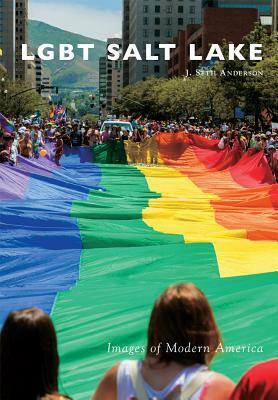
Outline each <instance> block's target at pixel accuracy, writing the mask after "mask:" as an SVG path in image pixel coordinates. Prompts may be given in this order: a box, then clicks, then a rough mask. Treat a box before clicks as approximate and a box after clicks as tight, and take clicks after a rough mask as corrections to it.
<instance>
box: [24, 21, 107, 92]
mask: <svg viewBox="0 0 278 400" xmlns="http://www.w3.org/2000/svg"><path fill="white" fill-rule="evenodd" d="M43 43H51V44H53V45H54V47H55V60H53V61H43V62H42V63H43V66H44V67H45V68H47V69H48V70H49V72H50V74H51V77H52V83H53V85H57V86H69V87H94V86H98V69H99V58H100V57H102V56H104V55H105V53H106V44H105V42H103V41H101V40H96V39H92V38H88V37H85V36H82V35H78V34H76V33H72V32H68V31H64V30H63V29H60V28H56V27H55V26H51V25H48V24H45V23H44V22H40V21H34V20H29V46H30V48H31V50H32V52H33V53H34V54H35V53H36V52H37V49H38V47H39V46H40V45H41V44H43ZM60 43H70V44H72V45H73V47H74V52H75V59H74V60H73V61H60V60H59V54H58V49H59V44H60ZM78 43H83V44H88V43H90V44H91V43H93V44H94V45H95V48H94V49H92V50H90V59H89V61H83V59H82V49H77V44H78Z"/></svg>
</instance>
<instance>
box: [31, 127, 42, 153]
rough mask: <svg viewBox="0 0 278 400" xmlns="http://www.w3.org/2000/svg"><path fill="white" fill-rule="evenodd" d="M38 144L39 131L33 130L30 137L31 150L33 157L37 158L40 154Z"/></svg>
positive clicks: (39, 142)
mask: <svg viewBox="0 0 278 400" xmlns="http://www.w3.org/2000/svg"><path fill="white" fill-rule="evenodd" d="M40 144H41V140H40V138H39V133H38V131H35V132H34V135H33V138H32V151H33V155H34V157H35V158H39V156H40Z"/></svg>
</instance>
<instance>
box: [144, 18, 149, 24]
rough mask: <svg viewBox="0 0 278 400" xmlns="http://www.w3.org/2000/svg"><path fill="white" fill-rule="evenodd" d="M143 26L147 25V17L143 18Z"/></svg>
mask: <svg viewBox="0 0 278 400" xmlns="http://www.w3.org/2000/svg"><path fill="white" fill-rule="evenodd" d="M143 25H149V18H148V17H144V18H143Z"/></svg>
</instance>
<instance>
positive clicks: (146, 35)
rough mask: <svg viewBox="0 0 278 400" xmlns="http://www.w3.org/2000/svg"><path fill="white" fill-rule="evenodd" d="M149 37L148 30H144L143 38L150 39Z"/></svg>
mask: <svg viewBox="0 0 278 400" xmlns="http://www.w3.org/2000/svg"><path fill="white" fill-rule="evenodd" d="M148 36H149V31H148V29H143V37H148Z"/></svg>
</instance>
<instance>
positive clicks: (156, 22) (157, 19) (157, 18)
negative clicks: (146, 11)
mask: <svg viewBox="0 0 278 400" xmlns="http://www.w3.org/2000/svg"><path fill="white" fill-rule="evenodd" d="M154 23H155V25H160V17H156V18H155V19H154Z"/></svg>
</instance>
